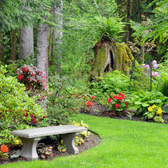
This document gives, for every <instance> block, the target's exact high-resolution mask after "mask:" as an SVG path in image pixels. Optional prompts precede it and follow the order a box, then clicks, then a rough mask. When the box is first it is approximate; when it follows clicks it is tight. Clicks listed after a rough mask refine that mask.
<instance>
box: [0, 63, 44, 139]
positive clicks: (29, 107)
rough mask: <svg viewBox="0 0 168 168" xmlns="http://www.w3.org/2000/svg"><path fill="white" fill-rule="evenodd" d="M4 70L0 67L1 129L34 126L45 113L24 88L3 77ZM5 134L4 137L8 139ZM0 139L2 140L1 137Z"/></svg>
mask: <svg viewBox="0 0 168 168" xmlns="http://www.w3.org/2000/svg"><path fill="white" fill-rule="evenodd" d="M5 72H6V69H5V67H4V66H1V67H0V90H1V91H0V124H1V129H2V130H5V129H9V127H12V128H14V129H22V128H26V126H27V127H29V126H30V125H36V124H39V123H40V122H41V120H43V118H44V117H45V115H46V112H45V111H44V110H43V109H42V108H41V107H40V105H38V104H36V103H35V101H34V99H33V98H30V97H29V96H28V95H27V93H26V92H25V90H26V88H25V86H24V85H23V84H21V83H19V82H18V81H17V79H16V78H14V77H10V76H8V77H5V75H4V73H5ZM9 133H10V132H8V133H7V135H6V137H9V136H8V134H9ZM1 136H3V135H0V139H1V138H4V137H1Z"/></svg>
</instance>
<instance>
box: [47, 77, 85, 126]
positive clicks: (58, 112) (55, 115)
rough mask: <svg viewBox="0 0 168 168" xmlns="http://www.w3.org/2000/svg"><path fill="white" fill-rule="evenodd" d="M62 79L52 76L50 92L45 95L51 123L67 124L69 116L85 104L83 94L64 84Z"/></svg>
mask: <svg viewBox="0 0 168 168" xmlns="http://www.w3.org/2000/svg"><path fill="white" fill-rule="evenodd" d="M53 79H55V81H54V80H53ZM64 83H65V81H64V79H60V78H57V77H55V78H52V80H51V81H50V83H49V85H51V92H50V93H48V95H47V104H46V105H47V107H46V108H47V113H48V118H49V120H50V121H49V122H50V123H51V124H55V125H59V124H67V123H69V116H70V115H72V114H74V113H77V112H78V110H79V109H80V108H81V107H82V105H84V104H85V100H84V96H82V95H81V94H80V93H79V90H78V89H75V88H74V87H71V86H67V85H66V84H65V85H64Z"/></svg>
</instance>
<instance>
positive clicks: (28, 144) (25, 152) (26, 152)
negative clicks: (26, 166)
mask: <svg viewBox="0 0 168 168" xmlns="http://www.w3.org/2000/svg"><path fill="white" fill-rule="evenodd" d="M40 139H41V138H21V140H22V142H23V148H22V150H21V156H23V157H25V158H26V159H27V160H35V159H38V155H37V150H36V147H37V143H38V142H39V141H40Z"/></svg>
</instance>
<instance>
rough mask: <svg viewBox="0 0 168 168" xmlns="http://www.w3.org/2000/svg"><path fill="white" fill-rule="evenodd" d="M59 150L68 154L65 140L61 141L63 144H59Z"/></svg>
mask: <svg viewBox="0 0 168 168" xmlns="http://www.w3.org/2000/svg"><path fill="white" fill-rule="evenodd" d="M57 149H58V151H60V152H66V146H65V144H64V141H63V140H61V142H60V143H58V144H57Z"/></svg>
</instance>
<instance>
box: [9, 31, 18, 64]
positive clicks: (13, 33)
mask: <svg viewBox="0 0 168 168" xmlns="http://www.w3.org/2000/svg"><path fill="white" fill-rule="evenodd" d="M16 31H17V30H16V29H12V30H11V54H10V60H12V61H15V60H16Z"/></svg>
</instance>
